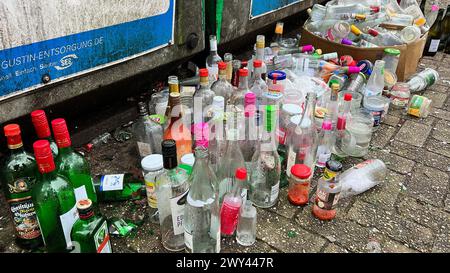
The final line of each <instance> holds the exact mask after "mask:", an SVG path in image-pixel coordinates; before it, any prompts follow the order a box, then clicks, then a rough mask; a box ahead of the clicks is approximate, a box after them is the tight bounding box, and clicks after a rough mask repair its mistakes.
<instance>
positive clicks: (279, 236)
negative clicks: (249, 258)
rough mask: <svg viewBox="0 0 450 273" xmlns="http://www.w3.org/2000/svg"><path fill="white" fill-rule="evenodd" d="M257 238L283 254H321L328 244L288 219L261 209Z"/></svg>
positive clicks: (259, 211) (259, 210)
mask: <svg viewBox="0 0 450 273" xmlns="http://www.w3.org/2000/svg"><path fill="white" fill-rule="evenodd" d="M291 233H292V234H293V235H291V236H289V235H290V234H291ZM257 238H258V239H261V240H263V241H264V242H266V243H267V244H269V245H270V246H272V247H274V248H276V249H278V250H280V251H282V252H297V253H298V252H319V251H320V250H321V248H322V247H323V246H324V245H325V243H326V240H325V239H323V238H321V237H319V236H317V235H315V234H312V233H310V232H308V231H306V230H304V229H302V228H300V227H299V226H298V225H294V224H293V223H291V222H290V221H289V220H288V219H286V218H284V217H282V216H279V215H277V214H275V213H272V212H269V211H267V210H261V209H258V224H257Z"/></svg>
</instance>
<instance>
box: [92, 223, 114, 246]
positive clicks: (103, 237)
mask: <svg viewBox="0 0 450 273" xmlns="http://www.w3.org/2000/svg"><path fill="white" fill-rule="evenodd" d="M94 241H95V248H96V249H97V253H112V250H111V243H110V240H109V232H108V225H107V223H106V221H104V222H103V224H102V226H101V227H100V228H99V229H98V230H97V232H96V233H95V235H94Z"/></svg>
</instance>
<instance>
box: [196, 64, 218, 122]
mask: <svg viewBox="0 0 450 273" xmlns="http://www.w3.org/2000/svg"><path fill="white" fill-rule="evenodd" d="M199 73H200V88H199V89H197V91H195V94H194V124H197V123H202V122H208V121H209V120H210V119H211V117H209V116H208V115H207V113H208V110H210V107H211V105H212V102H213V98H214V96H215V93H214V92H213V91H212V90H211V89H210V88H209V79H208V73H209V72H208V69H206V68H202V69H200V71H199Z"/></svg>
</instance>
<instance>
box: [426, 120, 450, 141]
mask: <svg viewBox="0 0 450 273" xmlns="http://www.w3.org/2000/svg"><path fill="white" fill-rule="evenodd" d="M431 136H432V137H434V138H435V139H437V140H440V141H443V142H447V143H450V121H446V120H440V121H439V122H438V123H437V124H436V125H435V127H434V128H433V132H432V134H431Z"/></svg>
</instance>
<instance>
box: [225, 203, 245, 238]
mask: <svg viewBox="0 0 450 273" xmlns="http://www.w3.org/2000/svg"><path fill="white" fill-rule="evenodd" d="M241 205H242V203H241V202H239V203H237V202H236V201H233V200H232V199H231V200H224V201H223V204H222V209H221V211H220V219H221V229H222V233H223V234H225V235H233V233H234V231H235V230H236V226H237V223H238V218H239V211H240V209H241Z"/></svg>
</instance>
